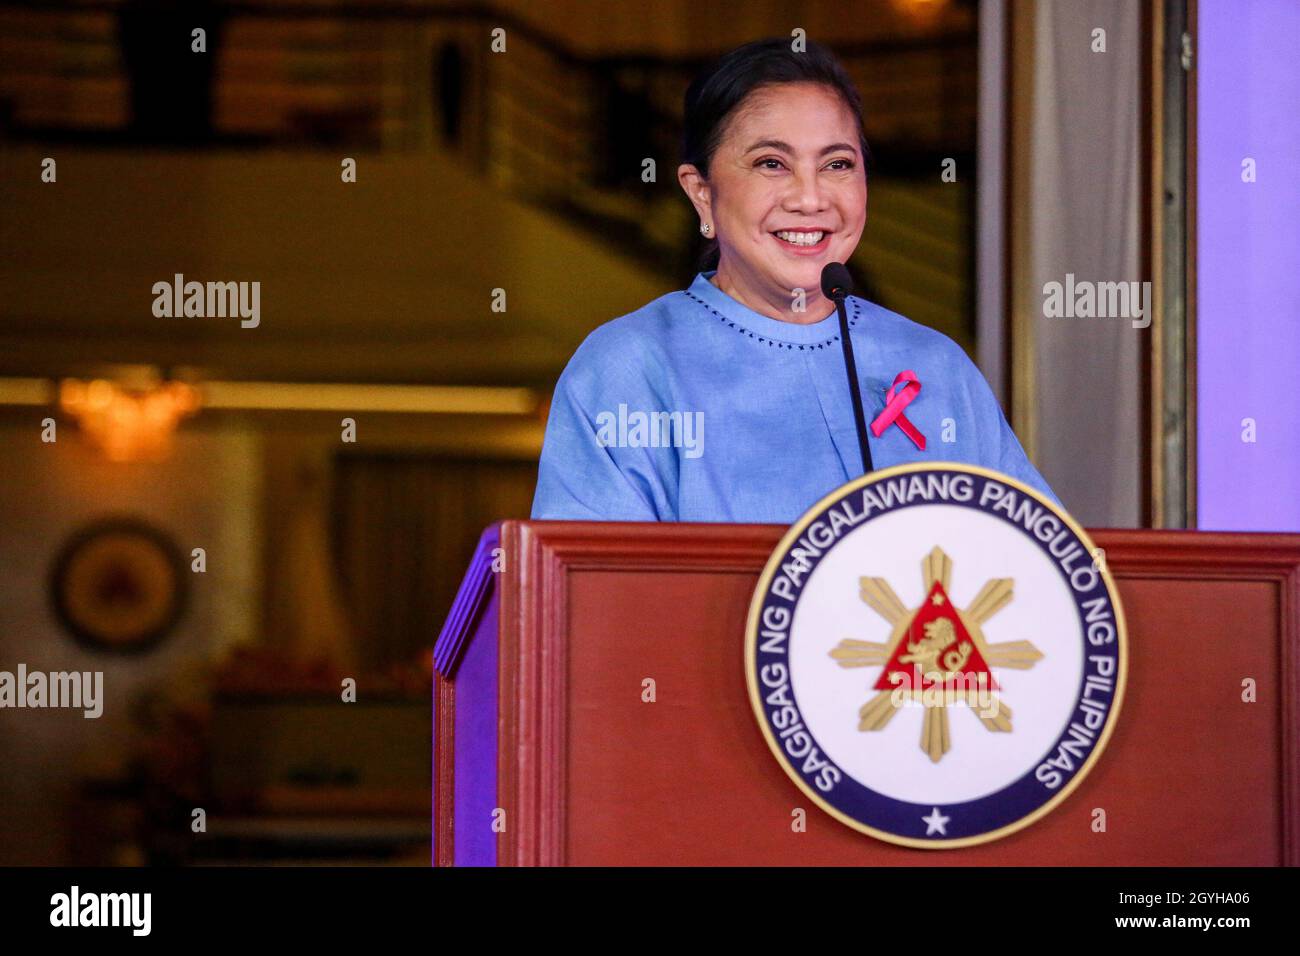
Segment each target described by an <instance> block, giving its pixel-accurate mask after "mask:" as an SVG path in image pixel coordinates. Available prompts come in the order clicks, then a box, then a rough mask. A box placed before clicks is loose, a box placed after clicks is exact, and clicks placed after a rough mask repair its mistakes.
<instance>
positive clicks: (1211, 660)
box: [433, 521, 1300, 866]
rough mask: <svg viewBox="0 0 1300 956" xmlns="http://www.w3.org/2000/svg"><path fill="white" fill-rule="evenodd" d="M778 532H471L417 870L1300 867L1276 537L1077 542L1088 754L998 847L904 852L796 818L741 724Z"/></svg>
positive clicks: (1294, 706) (1297, 626)
mask: <svg viewBox="0 0 1300 956" xmlns="http://www.w3.org/2000/svg"><path fill="white" fill-rule="evenodd" d="M785 530H786V529H785V528H784V527H780V526H775V525H720V524H715V525H703V524H625V523H617V524H614V523H609V524H605V523H588V522H544V521H534V522H529V521H523V522H515V521H508V522H504V523H503V524H500V525H494V526H493V527H492V528H489V529H488V530H487V531H486V532H485V533H484V535H483V539H482V541H481V542H480V545H479V550H478V552H477V553H476V555H475V559H474V562H473V563H472V565H471V567H470V570H469V572H468V574H467V575H466V578H465V581H464V584H463V585H462V588H461V592H460V596H459V597H458V599H457V602H456V605H455V607H454V608H453V611H452V614H451V615H450V617H449V618H448V621H447V624H446V626H445V628H444V630H443V633H442V635H441V637H440V638H439V640H438V644H437V647H436V649H435V667H436V670H437V675H436V676H435V684H434V735H435V736H434V740H435V743H434V761H433V762H434V862H435V864H437V865H452V864H457V865H466V864H469V865H493V864H502V865H507V864H514V865H529V864H533V865H536V864H540V865H550V866H556V865H594V866H606V865H652V866H653V865H679V864H680V865H744V866H750V865H806V864H815V865H845V866H888V865H913V864H927V865H934V864H942V865H1064V866H1098V865H1101V866H1137V865H1147V866H1233V865H1237V866H1240V865H1246V866H1275V865H1295V864H1296V863H1298V862H1300V754H1298V753H1297V748H1300V696H1298V695H1300V535H1261V534H1211V533H1201V532H1185V531H1092V532H1090V534H1091V535H1092V537H1093V539H1094V541H1095V542H1096V544H1097V545H1098V546H1100V547H1102V548H1104V549H1105V551H1106V560H1107V564H1108V565H1109V567H1110V569H1111V571H1112V573H1113V574H1114V576H1115V579H1116V582H1117V584H1118V587H1119V591H1120V596H1121V599H1122V601H1123V605H1124V612H1125V615H1126V617H1127V620H1128V634H1129V655H1130V656H1129V683H1128V689H1127V692H1126V695H1125V699H1124V703H1123V707H1122V710H1121V712H1120V715H1119V722H1118V725H1117V726H1116V729H1115V733H1114V736H1113V737H1112V739H1111V741H1110V744H1109V746H1108V747H1107V749H1106V751H1105V753H1104V754H1103V755H1102V757H1101V759H1100V760H1099V761H1098V763H1097V765H1096V767H1095V768H1093V770H1092V772H1091V773H1090V774H1089V776H1088V777H1087V779H1086V780H1085V781H1084V782H1083V784H1082V785H1081V786H1080V787H1079V788H1078V790H1076V791H1075V792H1074V793H1073V794H1072V795H1071V796H1070V797H1069V798H1068V799H1067V800H1066V801H1065V802H1064V803H1063V804H1062V805H1061V806H1060V807H1058V808H1057V809H1056V810H1054V811H1053V812H1052V813H1050V814H1048V815H1047V817H1045V818H1044V819H1042V820H1040V821H1038V822H1036V823H1034V824H1032V825H1030V826H1029V827H1026V828H1025V829H1023V830H1021V831H1019V832H1018V833H1015V834H1012V835H1011V836H1009V837H1006V838H1004V839H1001V840H997V841H995V842H992V843H986V844H982V845H979V846H974V847H968V848H964V849H958V850H915V849H908V848H904V847H900V846H894V845H892V844H889V843H884V842H880V841H878V840H875V839H873V838H871V837H868V836H864V835H862V834H860V833H857V832H855V831H854V830H851V829H850V828H848V827H846V826H844V825H843V824H841V823H839V822H837V821H835V820H833V819H832V818H831V817H830V816H828V815H827V814H825V813H823V812H822V811H821V810H819V809H818V808H817V807H816V806H813V805H810V801H808V800H807V799H806V798H805V797H804V795H803V794H802V793H801V792H800V791H799V790H798V788H796V787H795V785H794V783H792V782H791V781H790V779H789V778H788V777H787V776H786V774H785V772H784V771H783V770H782V769H781V767H780V766H779V765H778V764H777V761H776V760H775V759H774V758H773V756H772V754H771V752H770V751H769V750H768V747H767V744H766V743H765V742H764V740H763V736H762V734H761V732H760V731H759V728H758V726H757V724H756V722H755V720H754V715H753V712H752V710H751V709H750V703H749V699H748V694H747V691H746V687H745V677H744V671H743V664H742V660H743V648H744V632H745V618H746V614H747V612H748V608H749V601H750V597H751V594H752V592H753V589H754V586H755V583H756V581H757V579H758V575H759V572H760V571H761V569H762V567H763V565H764V564H765V563H766V561H767V559H768V556H769V555H770V553H771V551H772V549H773V548H774V547H775V546H776V544H777V542H778V541H779V540H780V538H781V535H782V534H783V533H784V531H785ZM494 563H495V565H496V568H497V569H496V570H493V564H494ZM646 678H653V679H654V681H655V685H656V700H655V702H653V703H645V702H643V701H642V686H643V684H642V682H643V681H644V680H645V679H646ZM1247 679H1251V680H1253V681H1254V682H1255V694H1256V701H1255V702H1253V703H1248V702H1245V701H1243V690H1244V687H1243V682H1244V681H1246V680H1247ZM797 807H803V808H804V809H805V810H806V811H807V830H806V832H794V829H793V828H792V826H791V822H792V811H793V810H794V809H795V808H797ZM1094 808H1102V809H1104V810H1105V813H1106V831H1105V832H1104V833H1097V832H1094V831H1093V829H1092V821H1093V817H1094V814H1093V811H1094Z"/></svg>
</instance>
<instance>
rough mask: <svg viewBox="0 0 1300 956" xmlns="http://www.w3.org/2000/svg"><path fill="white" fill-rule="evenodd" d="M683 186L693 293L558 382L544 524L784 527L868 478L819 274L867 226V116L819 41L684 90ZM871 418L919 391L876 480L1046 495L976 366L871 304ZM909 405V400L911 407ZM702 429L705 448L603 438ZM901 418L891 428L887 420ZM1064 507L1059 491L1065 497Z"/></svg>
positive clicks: (774, 43) (879, 449)
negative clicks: (702, 256) (967, 477)
mask: <svg viewBox="0 0 1300 956" xmlns="http://www.w3.org/2000/svg"><path fill="white" fill-rule="evenodd" d="M684 139H685V142H684V144H683V157H682V158H683V162H682V164H681V166H680V167H679V169H678V181H679V182H680V184H681V186H682V189H683V190H684V191H685V193H686V196H687V198H688V199H689V200H690V201H691V204H692V205H693V206H694V208H695V212H696V214H697V215H698V217H699V220H700V233H701V234H702V235H703V236H705V238H706V239H708V240H710V247H709V250H708V252H707V253H706V261H705V263H704V266H705V269H704V271H702V272H701V273H700V274H699V275H697V276H696V277H695V280H694V281H693V282H692V283H691V285H690V287H689V288H687V289H686V290H684V291H681V292H674V293H671V294H669V295H666V296H663V297H662V298H659V299H656V300H655V301H654V302H651V303H649V304H648V305H645V306H643V307H642V308H640V309H638V310H637V311H635V312H632V313H630V314H629V315H625V316H622V317H621V318H618V319H615V320H614V321H612V322H608V323H606V324H605V325H603V326H601V327H600V328H598V329H596V330H595V331H594V332H592V333H591V335H589V336H588V337H587V339H586V341H584V342H583V344H582V345H581V346H580V347H579V348H578V351H577V352H576V353H575V354H574V356H573V358H572V359H571V360H570V362H569V364H568V366H567V367H566V368H565V370H564V373H563V374H562V375H561V376H560V380H559V382H558V383H557V385H556V389H555V397H554V400H553V401H552V404H551V412H550V418H549V421H548V422H547V429H546V440H545V444H544V447H543V449H542V458H541V466H540V469H539V475H538V483H537V494H536V497H535V499H534V502H533V517H534V518H541V519H546V518H556V519H590V520H606V521H620V520H622V521H742V522H775V523H782V524H788V523H789V522H791V521H793V520H794V519H795V518H797V517H798V516H799V515H800V514H802V513H803V512H804V511H805V510H806V509H807V508H808V507H809V506H810V505H812V504H813V503H815V502H816V501H817V500H819V499H820V498H821V497H822V496H823V495H825V494H826V493H827V492H829V491H831V490H832V489H834V488H836V487H838V486H839V485H841V484H843V483H844V482H846V481H848V480H849V479H851V478H855V477H857V476H858V475H859V474H860V473H861V462H862V456H861V452H860V449H859V448H858V445H857V431H856V429H855V426H854V421H853V415H852V411H851V396H850V393H849V390H848V383H847V381H846V379H845V376H844V371H845V369H844V365H843V363H842V359H841V347H842V343H841V342H840V332H839V324H838V321H837V316H836V310H835V306H834V303H832V302H831V301H830V300H828V299H827V298H825V297H824V296H823V294H822V291H821V275H822V270H823V269H824V268H825V267H826V266H827V265H828V264H829V263H835V262H840V263H842V262H845V261H847V260H848V259H849V258H850V256H852V255H853V252H854V250H855V249H856V248H857V245H858V241H859V240H860V239H861V237H862V231H863V229H864V227H865V225H866V217H867V176H866V167H867V164H868V161H869V159H870V152H869V150H868V146H867V141H866V136H865V135H864V133H863V125H862V109H861V102H860V99H859V96H858V93H857V91H856V90H855V89H854V87H853V84H852V82H851V81H850V80H849V79H848V77H847V75H846V74H845V72H844V70H843V68H842V67H841V66H840V64H839V63H838V62H837V61H836V60H835V58H834V57H833V56H832V55H831V54H830V53H829V52H828V51H827V50H825V49H824V48H822V47H820V46H818V45H817V44H815V43H811V42H810V43H808V44H807V47H806V49H802V48H801V49H797V50H796V49H792V47H791V43H790V41H789V40H785V39H774V40H762V41H758V42H755V43H751V44H748V45H746V46H743V47H740V48H738V49H736V50H733V51H731V52H730V53H728V54H726V55H725V56H723V57H722V58H721V59H720V60H719V61H718V62H717V63H716V64H715V65H714V66H713V68H712V69H710V70H709V71H707V72H705V73H704V74H702V75H701V76H699V77H697V78H696V80H695V81H694V82H693V83H692V84H691V85H690V88H689V89H688V90H687V92H686V101H685V137H684ZM846 306H847V312H848V320H849V321H848V324H849V329H850V332H849V335H850V339H851V342H852V344H853V349H854V351H855V352H856V354H857V356H858V360H857V366H858V367H857V375H858V381H857V386H858V387H859V389H860V390H861V394H862V396H863V404H864V405H865V407H866V413H867V416H868V418H869V419H875V418H877V416H880V413H882V412H884V411H885V408H886V405H887V403H889V401H890V399H891V398H893V399H894V402H893V405H892V406H891V407H892V408H894V410H895V411H896V406H897V405H898V402H899V399H898V398H896V397H895V395H896V393H897V389H898V386H899V385H900V384H901V383H904V382H908V383H912V382H913V381H914V384H908V385H906V386H905V387H904V389H903V392H904V393H906V394H907V395H909V396H910V399H908V401H910V404H908V405H907V412H906V417H902V416H899V417H898V419H897V421H898V423H899V424H900V425H905V426H906V427H881V428H879V430H877V429H876V428H873V429H872V438H871V439H870V451H871V461H873V462H874V463H875V465H876V467H888V466H890V465H897V464H905V463H909V462H917V461H941V460H946V461H957V462H965V463H968V464H975V465H982V466H984V467H988V468H993V469H996V470H998V471H1001V472H1005V473H1007V474H1010V475H1011V476H1012V477H1014V478H1018V479H1019V480H1021V481H1023V482H1025V483H1027V484H1029V485H1032V486H1034V487H1035V488H1038V489H1039V490H1041V491H1043V492H1045V493H1046V494H1048V495H1051V490H1050V489H1049V488H1048V487H1047V485H1046V483H1045V482H1044V481H1043V479H1042V476H1041V475H1039V474H1038V472H1037V471H1036V470H1035V469H1034V467H1033V465H1032V464H1030V462H1029V460H1028V459H1027V458H1026V457H1025V453H1024V451H1023V449H1022V448H1021V446H1020V442H1019V441H1018V440H1017V439H1016V436H1015V434H1014V433H1013V432H1012V431H1011V428H1010V426H1008V424H1007V421H1006V418H1005V417H1004V416H1003V414H1002V410H1001V409H1000V408H999V407H998V404H997V400H996V399H995V398H994V397H993V394H992V392H991V391H990V390H989V387H988V385H987V383H986V382H985V381H984V379H983V377H982V376H981V375H980V373H979V370H978V369H976V368H975V366H974V365H973V364H972V363H971V361H970V359H968V358H967V357H966V353H965V352H963V351H962V349H961V348H960V347H959V346H958V345H957V344H956V343H955V342H953V341H952V340H951V339H949V338H947V337H946V336H944V335H943V334H941V333H939V332H936V331H934V330H933V329H929V328H926V327H925V326H922V325H918V324H917V323H915V322H912V321H910V320H908V319H906V318H904V317H903V316H901V315H898V314H896V313H894V312H890V311H889V310H887V309H884V308H882V307H880V306H878V305H876V304H874V303H872V302H868V301H866V300H865V299H861V298H857V297H854V296H850V297H848V299H847V302H846ZM897 394H902V393H897ZM614 414H618V415H629V416H630V415H631V414H638V415H640V416H642V417H643V418H644V420H645V421H647V422H660V423H668V422H672V421H676V420H686V419H687V418H688V417H689V418H690V419H691V420H693V421H698V422H699V423H700V425H701V429H700V431H701V432H702V431H703V428H702V426H703V424H704V420H705V419H707V420H708V422H707V424H708V430H709V444H708V448H707V452H706V451H704V449H703V448H702V447H691V448H687V447H685V446H684V442H683V441H681V440H680V438H681V434H680V430H678V432H677V433H674V432H673V431H672V429H671V428H669V427H667V426H665V427H664V429H663V431H662V434H660V433H657V432H656V433H654V434H650V433H649V432H647V431H646V430H644V429H642V430H636V429H630V430H627V431H624V430H621V429H620V430H618V431H617V432H615V431H614V430H612V429H609V428H601V427H599V423H600V422H601V421H606V420H608V419H609V418H610V416H611V415H614ZM893 420H894V419H892V418H891V417H890V416H889V415H885V416H882V417H880V419H879V421H881V422H885V423H886V424H887V423H888V421H893ZM1053 497H1055V496H1053Z"/></svg>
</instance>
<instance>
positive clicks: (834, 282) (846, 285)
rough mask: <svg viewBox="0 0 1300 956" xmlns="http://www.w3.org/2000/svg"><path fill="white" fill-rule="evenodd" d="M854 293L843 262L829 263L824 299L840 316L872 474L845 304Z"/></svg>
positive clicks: (861, 441)
mask: <svg viewBox="0 0 1300 956" xmlns="http://www.w3.org/2000/svg"><path fill="white" fill-rule="evenodd" d="M852 293H853V277H852V276H850V275H849V270H848V269H847V268H845V266H844V263H842V262H828V263H826V267H825V268H824V269H822V295H824V296H826V298H828V299H830V300H832V301H833V302H834V303H835V309H836V311H838V312H839V314H840V341H841V342H843V343H844V370H845V371H846V372H847V373H848V376H849V397H850V398H852V399H853V424H854V425H856V426H857V429H858V447H859V448H860V449H861V450H862V473H863V474H864V475H865V474H868V473H869V472H871V471H872V470H873V469H872V465H871V449H870V448H869V447H868V446H867V420H866V416H865V415H863V413H862V392H861V390H860V389H859V386H858V365H857V363H856V362H855V361H853V343H852V342H850V341H849V314H848V312H847V311H846V310H845V308H844V300H845V299H846V298H847V297H848V296H849V295H851V294H852Z"/></svg>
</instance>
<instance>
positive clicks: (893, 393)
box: [871, 369, 925, 451]
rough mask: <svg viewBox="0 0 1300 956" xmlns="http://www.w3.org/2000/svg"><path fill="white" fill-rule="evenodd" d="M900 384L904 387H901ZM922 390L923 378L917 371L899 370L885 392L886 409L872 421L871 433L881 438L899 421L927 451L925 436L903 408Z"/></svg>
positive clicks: (918, 444)
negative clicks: (904, 412) (908, 418)
mask: <svg viewBox="0 0 1300 956" xmlns="http://www.w3.org/2000/svg"><path fill="white" fill-rule="evenodd" d="M900 385H901V386H902V388H899V386H900ZM920 391H921V380H920V379H919V378H917V377H916V373H915V372H913V371H912V370H911V369H908V370H907V371H906V372H899V373H898V376H897V377H896V378H895V379H894V384H893V385H891V386H889V391H888V392H887V393H886V394H885V410H884V411H883V412H881V413H880V414H879V415H877V416H876V418H875V421H873V422H872V423H871V434H873V435H875V436H876V437H877V438H879V437H880V436H881V434H882V433H883V432H884V430H885V429H886V428H888V427H889V426H890V425H892V424H894V422H898V427H899V428H901V429H902V430H903V434H904V435H906V436H907V437H908V438H910V439H912V441H913V442H914V443H915V444H916V447H917V448H919V449H921V451H925V436H924V435H922V434H921V433H920V432H919V431H917V430H916V426H915V425H913V424H912V423H911V422H910V421H908V420H907V416H906V415H904V414H903V409H905V408H906V407H907V406H908V405H911V404H912V401H913V400H914V399H915V398H916V396H917V395H918V394H919V393H920Z"/></svg>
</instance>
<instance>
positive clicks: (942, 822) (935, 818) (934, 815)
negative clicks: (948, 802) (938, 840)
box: [921, 807, 952, 836]
mask: <svg viewBox="0 0 1300 956" xmlns="http://www.w3.org/2000/svg"><path fill="white" fill-rule="evenodd" d="M921 819H922V820H924V821H925V835H926V836H929V835H930V834H932V833H938V834H939V836H947V835H948V831H947V830H945V829H944V827H946V826H947V825H948V823H949V821H950V820H952V817H945V816H944V815H943V814H942V813H940V812H939V808H938V807H935V808H934V809H933V810H931V811H930V815H929V816H928V817H921Z"/></svg>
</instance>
